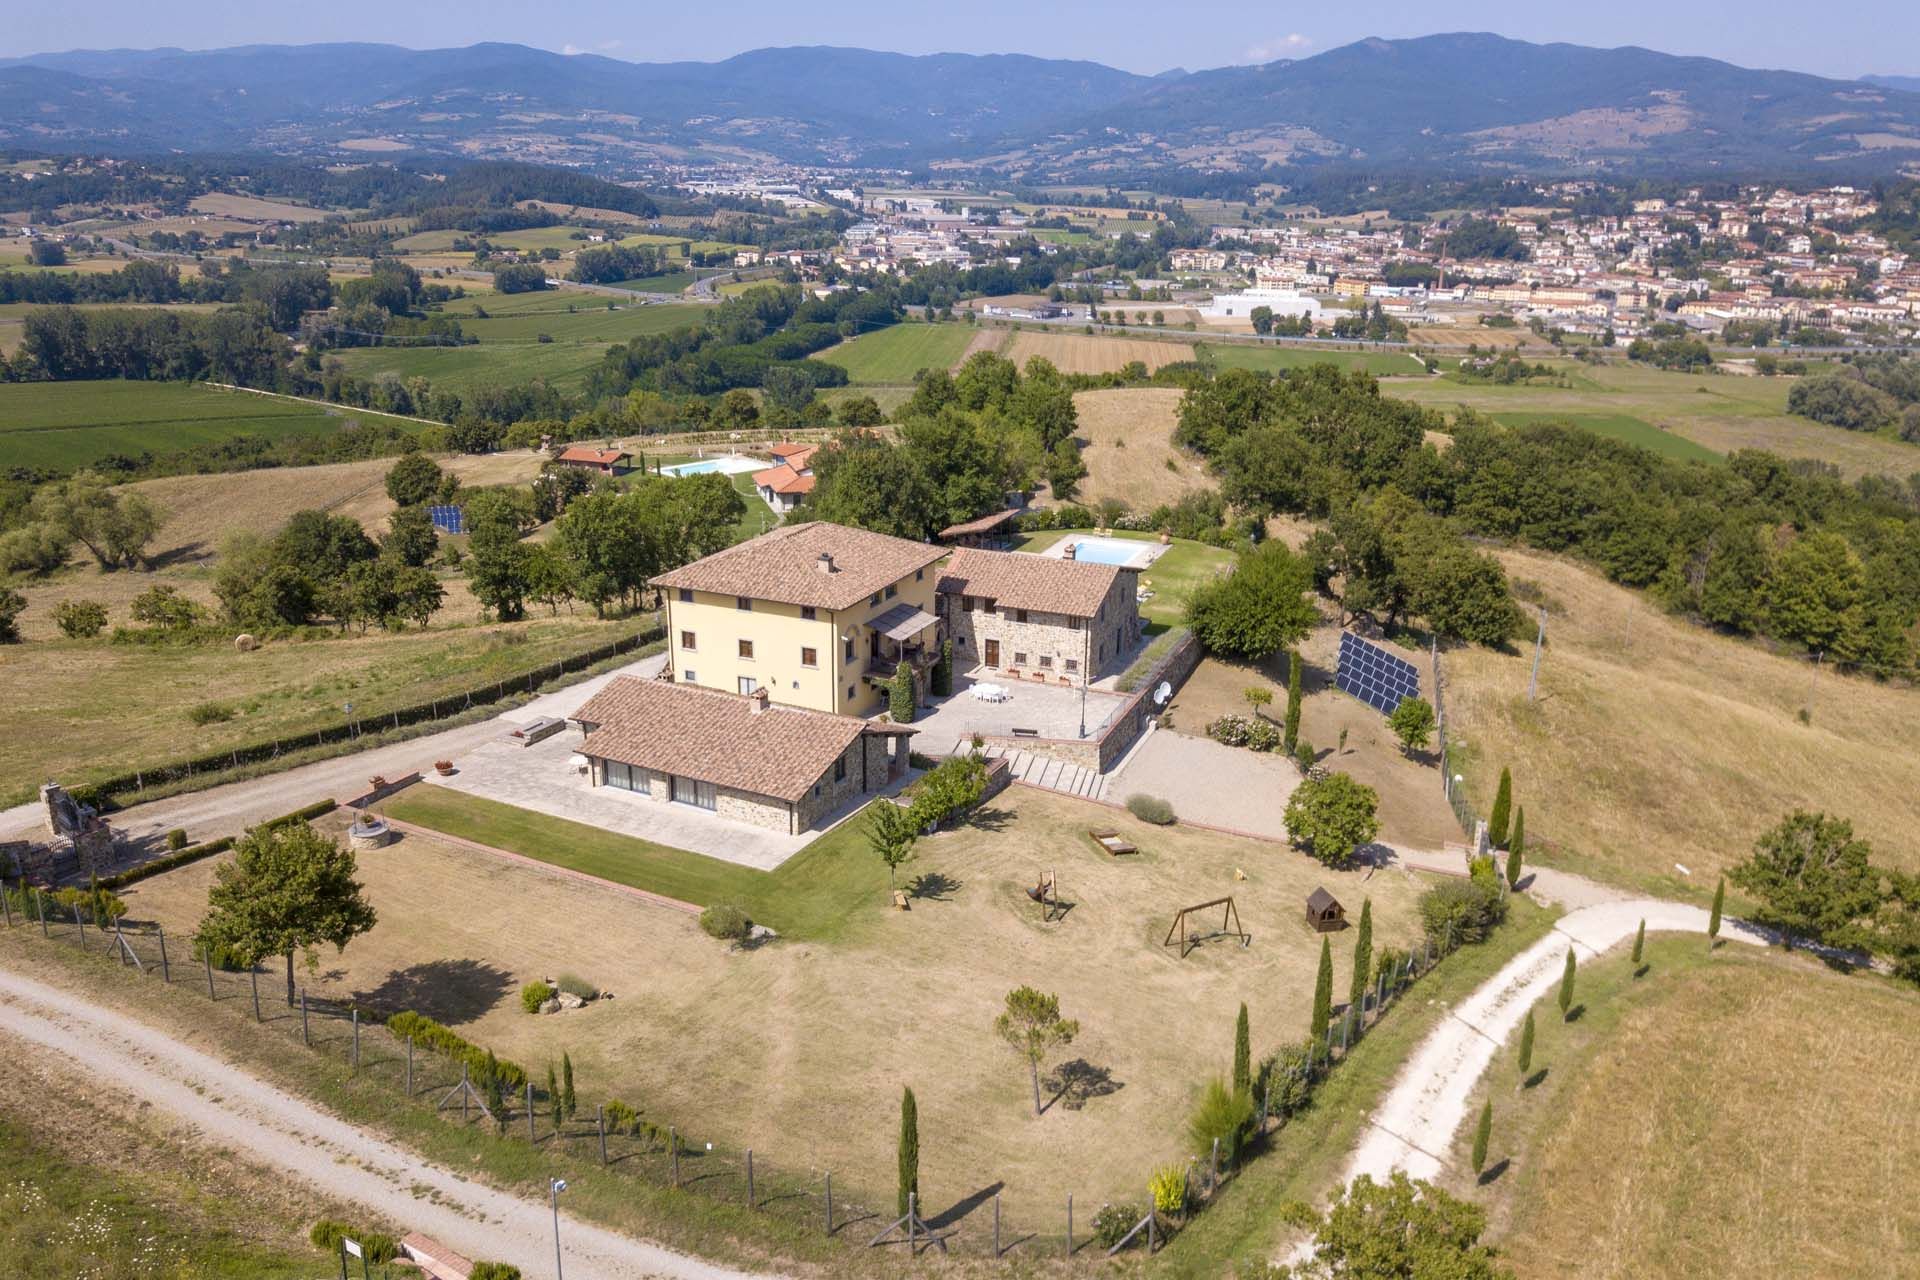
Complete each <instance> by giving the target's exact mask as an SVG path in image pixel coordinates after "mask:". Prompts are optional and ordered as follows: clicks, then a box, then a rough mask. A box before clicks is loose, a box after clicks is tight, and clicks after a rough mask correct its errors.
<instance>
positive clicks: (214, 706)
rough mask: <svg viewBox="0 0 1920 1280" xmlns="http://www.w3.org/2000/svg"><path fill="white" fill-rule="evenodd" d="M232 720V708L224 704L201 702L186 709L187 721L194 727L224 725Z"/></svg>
mask: <svg viewBox="0 0 1920 1280" xmlns="http://www.w3.org/2000/svg"><path fill="white" fill-rule="evenodd" d="M231 719H233V708H232V707H230V706H228V705H226V704H225V703H224V702H201V703H196V704H195V705H194V706H192V707H189V708H188V709H187V720H188V721H189V722H190V723H192V724H195V725H209V724H224V723H225V722H226V721H228V720H231Z"/></svg>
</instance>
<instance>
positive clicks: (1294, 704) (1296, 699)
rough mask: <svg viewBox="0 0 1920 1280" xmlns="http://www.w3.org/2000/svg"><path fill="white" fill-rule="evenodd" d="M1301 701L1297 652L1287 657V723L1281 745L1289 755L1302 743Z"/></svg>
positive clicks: (1298, 656)
mask: <svg viewBox="0 0 1920 1280" xmlns="http://www.w3.org/2000/svg"><path fill="white" fill-rule="evenodd" d="M1300 701H1301V693H1300V654H1299V652H1298V651H1297V650H1296V651H1294V652H1292V653H1289V654H1288V655H1287V721H1286V729H1285V732H1284V733H1283V734H1282V736H1281V743H1282V745H1283V746H1285V747H1286V749H1287V754H1288V755H1292V754H1293V749H1294V747H1295V746H1296V745H1297V744H1298V743H1299V741H1300Z"/></svg>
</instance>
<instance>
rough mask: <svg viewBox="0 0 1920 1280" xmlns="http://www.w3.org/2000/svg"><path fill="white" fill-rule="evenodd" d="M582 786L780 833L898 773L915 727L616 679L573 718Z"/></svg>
mask: <svg viewBox="0 0 1920 1280" xmlns="http://www.w3.org/2000/svg"><path fill="white" fill-rule="evenodd" d="M573 719H574V720H575V721H576V722H577V723H578V724H579V725H580V728H581V729H582V731H583V732H584V735H585V736H584V738H583V740H582V742H581V744H580V748H579V750H580V754H581V755H584V756H585V757H586V758H587V763H588V767H589V773H590V777H591V780H592V783H593V785H594V786H596V787H613V788H616V789H618V790H623V791H632V792H636V793H638V794H640V795H644V796H649V797H651V798H652V799H653V800H655V801H658V802H660V803H662V804H683V805H690V806H692V807H693V808H696V809H706V810H710V811H712V812H714V813H716V814H718V815H719V816H721V817H724V818H730V819H732V820H734V821H736V822H745V823H750V824H752V825H753V826H757V827H765V828H768V829H770V830H773V831H780V832H784V833H786V834H788V835H798V834H800V833H801V832H803V831H809V830H812V829H814V828H815V827H818V826H822V825H825V824H826V822H827V820H828V819H830V818H831V817H832V816H833V815H834V814H835V813H837V812H838V811H839V810H840V809H841V808H843V807H844V806H846V805H847V804H849V803H852V802H853V801H855V800H856V799H858V798H859V797H862V796H865V795H868V794H870V793H872V792H877V791H881V790H884V789H885V788H886V787H887V785H888V784H889V783H891V782H893V781H894V780H895V779H897V778H899V777H900V776H901V774H903V773H904V772H905V771H906V768H907V745H906V744H907V742H908V740H909V739H910V738H911V737H912V735H913V733H914V730H913V729H910V728H907V727H906V726H903V725H891V724H876V723H869V722H868V721H865V720H861V719H858V718H855V717H853V716H843V715H831V714H828V713H826V712H821V711H809V710H806V709H805V708H802V707H788V706H781V705H779V704H778V703H775V702H773V701H772V700H771V699H769V698H768V696H767V691H766V690H765V689H761V690H759V691H758V692H757V693H754V694H752V695H741V694H737V693H726V692H723V691H721V690H716V689H704V688H700V687H698V686H695V685H687V684H674V683H672V682H671V681H667V680H638V679H634V678H633V677H631V676H623V677H620V678H619V679H616V680H614V681H613V682H612V683H610V684H609V685H608V686H607V687H606V688H605V689H602V690H601V691H600V692H599V693H597V694H595V695H594V696H593V697H592V698H590V699H588V701H587V703H586V705H584V706H582V707H581V708H580V710H579V711H577V712H576V713H574V716H573Z"/></svg>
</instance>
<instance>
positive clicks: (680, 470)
mask: <svg viewBox="0 0 1920 1280" xmlns="http://www.w3.org/2000/svg"><path fill="white" fill-rule="evenodd" d="M766 465H767V464H766V463H764V462H760V461H756V460H755V459H753V458H741V457H727V458H702V459H701V460H700V461H698V462H682V463H678V464H676V465H674V466H671V467H662V468H660V474H662V475H668V476H705V475H712V474H713V473H714V472H716V471H720V472H725V473H726V474H727V475H734V474H736V473H738V472H741V471H759V470H760V469H762V468H763V467H765V466H766Z"/></svg>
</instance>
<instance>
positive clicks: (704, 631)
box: [652, 521, 947, 716]
mask: <svg viewBox="0 0 1920 1280" xmlns="http://www.w3.org/2000/svg"><path fill="white" fill-rule="evenodd" d="M946 554H947V549H946V548H944V547H935V546H927V545H925V544H924V543H919V542H911V541H908V540H907V539H905V538H892V537H888V536H887V535H885V534H879V533H870V532H868V531H866V530H864V529H850V528H846V527H844V526H842V525H836V524H827V523H824V522H819V521H815V522H810V523H804V524H792V525H785V526H782V527H781V528H778V529H775V530H773V531H772V532H771V533H767V534H763V535H761V536H760V537H758V538H754V539H751V540H750V541H747V542H743V543H740V544H739V545H737V546H733V547H729V548H727V549H726V550H725V551H719V552H716V553H714V554H713V555H710V556H707V557H706V558H705V559H702V560H696V561H694V562H693V563H692V564H689V565H684V566H682V567H681V568H678V569H675V570H673V571H672V572H671V573H663V574H661V575H660V576H659V577H657V578H654V579H653V580H652V585H653V586H655V587H659V588H660V589H661V590H662V592H663V593H664V595H665V597H666V602H667V645H668V657H669V662H670V666H669V670H670V671H671V672H672V673H673V679H674V680H676V681H677V682H679V683H681V684H687V685H700V686H704V687H705V688H709V689H719V690H722V691H724V692H727V693H735V694H751V693H755V692H757V691H760V690H765V691H766V693H767V695H768V696H769V697H770V698H772V699H773V700H774V701H775V702H781V703H786V704H788V705H790V706H797V707H807V708H810V709H812V710H815V711H826V712H832V713H834V714H837V715H851V716H867V715H873V714H875V713H877V712H879V711H882V710H884V709H885V707H886V701H887V698H886V687H885V686H886V682H887V681H888V680H889V679H890V678H892V676H893V674H894V672H895V670H896V669H897V667H898V666H899V664H900V663H902V662H905V663H907V664H908V666H909V667H911V668H912V669H913V671H914V673H915V680H916V683H917V685H918V687H919V689H920V690H921V692H922V693H924V692H925V687H926V686H925V675H926V671H927V669H928V668H929V667H931V666H932V665H933V663H934V660H935V659H937V658H938V657H939V656H940V638H941V624H940V620H939V618H938V617H936V616H935V612H934V587H935V584H936V582H937V580H938V577H939V574H938V573H937V571H936V570H935V569H934V567H933V566H934V565H935V564H936V563H937V562H938V561H939V560H940V558H941V557H942V556H944V555H946Z"/></svg>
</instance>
